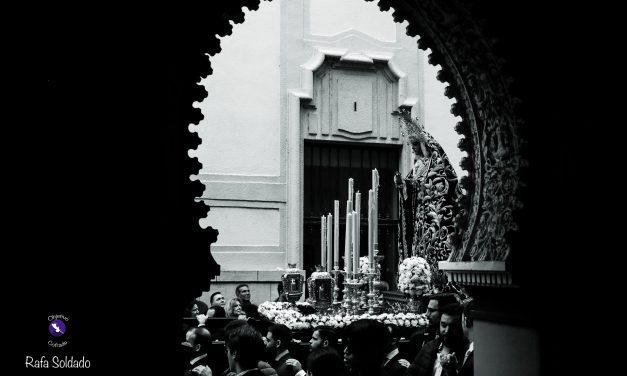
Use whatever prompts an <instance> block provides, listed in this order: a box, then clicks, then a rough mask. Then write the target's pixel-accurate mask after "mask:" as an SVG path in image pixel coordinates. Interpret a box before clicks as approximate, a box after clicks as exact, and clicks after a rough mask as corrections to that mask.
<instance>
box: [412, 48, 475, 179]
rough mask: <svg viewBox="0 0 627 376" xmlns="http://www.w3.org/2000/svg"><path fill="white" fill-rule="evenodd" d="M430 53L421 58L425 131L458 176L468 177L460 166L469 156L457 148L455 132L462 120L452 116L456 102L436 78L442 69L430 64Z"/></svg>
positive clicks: (458, 137) (457, 135) (444, 85)
mask: <svg viewBox="0 0 627 376" xmlns="http://www.w3.org/2000/svg"><path fill="white" fill-rule="evenodd" d="M429 53H431V50H427V53H425V54H423V55H422V56H421V58H422V59H424V60H423V61H424V64H423V66H424V90H425V93H424V101H425V102H424V111H425V115H424V116H425V130H426V131H427V132H429V133H430V134H431V136H433V137H434V138H435V139H436V140H437V141H438V142H439V143H440V145H441V146H442V148H443V149H444V151H445V152H446V155H447V156H448V158H449V161H450V162H451V164H452V165H453V168H454V169H455V172H456V173H457V176H458V177H459V176H462V175H468V173H467V172H466V171H463V170H462V168H461V167H460V166H459V163H460V162H461V160H462V158H463V157H465V156H467V155H468V154H467V153H466V152H462V151H461V150H460V149H459V148H458V147H457V143H458V142H459V140H460V139H461V136H460V135H459V134H457V132H455V125H456V124H457V123H458V122H459V121H461V120H462V119H461V118H460V117H457V116H453V114H451V105H452V104H453V103H455V100H454V99H448V98H447V97H446V96H445V95H444V88H445V87H446V84H444V83H442V82H440V81H438V79H437V78H436V76H437V73H438V71H439V70H441V69H442V68H441V67H440V66H439V65H438V66H433V65H431V64H429V62H428V60H427V56H428V54H429Z"/></svg>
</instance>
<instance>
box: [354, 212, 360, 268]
mask: <svg viewBox="0 0 627 376" xmlns="http://www.w3.org/2000/svg"><path fill="white" fill-rule="evenodd" d="M358 221H359V216H358V215H357V212H356V211H353V273H359V248H358V245H359V242H358V240H357V237H358V236H359V234H358V233H357V222H358Z"/></svg>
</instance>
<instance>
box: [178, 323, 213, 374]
mask: <svg viewBox="0 0 627 376" xmlns="http://www.w3.org/2000/svg"><path fill="white" fill-rule="evenodd" d="M184 343H185V344H187V345H188V346H189V347H190V348H191V352H190V353H189V357H190V359H189V363H188V364H187V368H186V371H185V376H196V375H199V376H211V375H212V372H211V367H210V359H209V356H208V351H209V346H211V333H209V331H208V330H207V329H206V328H203V327H200V328H191V329H190V330H189V331H188V332H187V334H186V335H185V342H184Z"/></svg>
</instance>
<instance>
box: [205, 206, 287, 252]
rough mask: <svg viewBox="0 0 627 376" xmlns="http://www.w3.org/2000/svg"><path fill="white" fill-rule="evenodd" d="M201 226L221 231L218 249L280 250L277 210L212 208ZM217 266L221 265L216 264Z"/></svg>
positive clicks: (216, 244) (217, 243) (217, 244)
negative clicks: (246, 247)
mask: <svg viewBox="0 0 627 376" xmlns="http://www.w3.org/2000/svg"><path fill="white" fill-rule="evenodd" d="M200 224H201V226H202V227H206V226H207V225H209V224H211V227H214V228H219V229H220V236H219V238H218V241H217V242H216V243H215V246H216V247H220V246H235V245H237V246H276V247H278V246H279V236H280V234H279V230H280V223H279V210H278V209H274V208H241V207H220V206H218V207H213V208H211V211H210V212H209V214H207V217H206V218H204V219H201V221H200ZM217 261H218V263H219V262H220V261H219V260H217Z"/></svg>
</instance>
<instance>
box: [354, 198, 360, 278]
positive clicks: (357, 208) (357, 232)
mask: <svg viewBox="0 0 627 376" xmlns="http://www.w3.org/2000/svg"><path fill="white" fill-rule="evenodd" d="M355 216H356V218H357V220H356V221H355V227H356V229H355V249H356V250H357V268H359V256H361V192H359V191H357V193H355Z"/></svg>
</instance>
